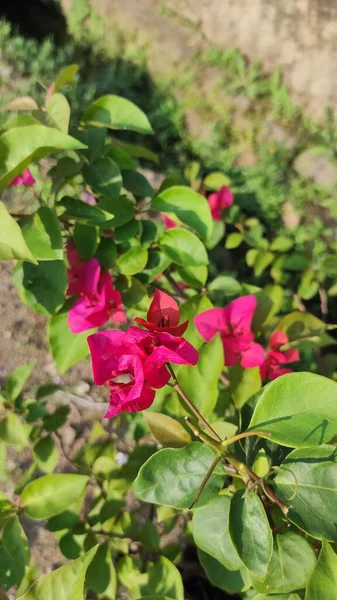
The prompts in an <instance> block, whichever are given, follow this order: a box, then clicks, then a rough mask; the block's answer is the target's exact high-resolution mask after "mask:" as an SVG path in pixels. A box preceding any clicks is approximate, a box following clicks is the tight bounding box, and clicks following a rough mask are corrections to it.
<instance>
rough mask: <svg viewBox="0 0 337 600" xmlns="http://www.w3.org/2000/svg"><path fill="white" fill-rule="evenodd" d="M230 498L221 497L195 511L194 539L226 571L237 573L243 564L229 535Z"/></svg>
mask: <svg viewBox="0 0 337 600" xmlns="http://www.w3.org/2000/svg"><path fill="white" fill-rule="evenodd" d="M230 502H231V500H230V496H225V495H220V496H217V497H216V498H214V500H212V501H211V502H209V503H208V504H206V506H203V507H202V508H199V509H198V510H196V511H195V513H194V516H193V537H194V541H195V543H196V545H197V546H198V547H199V548H201V550H203V551H204V552H206V553H207V554H209V555H210V556H213V558H215V559H216V560H218V561H219V563H221V564H222V565H223V566H224V567H225V568H226V569H229V570H230V571H236V570H238V569H240V568H241V567H242V566H243V564H242V561H241V559H240V557H239V555H238V553H237V551H236V549H235V547H234V545H233V542H232V539H231V537H230V535H229V530H228V528H229V507H230Z"/></svg>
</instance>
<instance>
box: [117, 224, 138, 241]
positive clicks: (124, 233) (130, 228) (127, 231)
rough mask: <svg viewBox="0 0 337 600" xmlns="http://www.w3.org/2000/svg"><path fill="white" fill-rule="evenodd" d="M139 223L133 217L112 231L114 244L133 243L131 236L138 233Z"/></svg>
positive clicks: (135, 235) (133, 236)
mask: <svg viewBox="0 0 337 600" xmlns="http://www.w3.org/2000/svg"><path fill="white" fill-rule="evenodd" d="M140 230H141V223H140V221H138V220H137V221H136V219H133V220H132V221H129V222H128V223H126V224H125V225H122V226H121V227H117V228H116V229H115V232H114V240H115V242H116V244H124V243H125V242H129V241H130V243H133V241H134V240H132V238H135V237H137V236H138V235H139V234H140Z"/></svg>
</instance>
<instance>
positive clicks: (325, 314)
mask: <svg viewBox="0 0 337 600" xmlns="http://www.w3.org/2000/svg"><path fill="white" fill-rule="evenodd" d="M318 293H319V297H320V301H321V313H322V321H324V323H325V322H326V321H327V318H328V312H329V310H328V294H327V293H326V291H325V289H324V288H319V290H318Z"/></svg>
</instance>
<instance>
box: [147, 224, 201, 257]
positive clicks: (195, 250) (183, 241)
mask: <svg viewBox="0 0 337 600" xmlns="http://www.w3.org/2000/svg"><path fill="white" fill-rule="evenodd" d="M159 245H160V247H161V249H162V250H163V252H165V254H166V255H167V256H168V257H169V258H170V259H171V260H172V261H173V262H174V263H176V264H177V265H180V266H182V267H186V266H192V267H198V266H200V265H208V256H207V252H206V249H205V246H204V245H203V243H202V242H201V241H200V240H199V238H198V237H197V236H196V235H195V234H194V233H192V232H191V231H188V230H187V229H182V228H180V227H176V228H175V229H167V230H166V231H164V233H162V234H161V236H160V238H159Z"/></svg>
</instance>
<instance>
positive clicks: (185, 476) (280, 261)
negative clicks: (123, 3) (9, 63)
mask: <svg viewBox="0 0 337 600" xmlns="http://www.w3.org/2000/svg"><path fill="white" fill-rule="evenodd" d="M76 72H77V69H76V66H75V65H71V66H70V67H68V68H67V69H66V70H65V71H63V72H62V73H61V74H60V76H59V77H58V78H57V80H56V81H55V82H54V83H53V84H52V85H51V86H50V87H49V88H48V90H47V92H46V98H45V103H44V105H43V106H40V107H39V106H37V105H36V102H35V100H34V99H33V98H27V97H25V98H21V99H17V100H16V102H15V105H14V106H15V111H13V103H11V111H10V113H9V115H8V117H9V118H8V120H7V122H6V123H5V126H4V131H3V132H2V135H1V137H0V189H1V191H2V193H3V202H1V203H0V259H1V260H7V261H13V262H14V269H13V281H14V284H15V286H16V289H17V291H18V294H19V296H20V298H21V300H22V301H23V302H24V303H25V304H26V305H27V306H28V307H29V308H30V309H31V310H33V311H35V312H36V313H38V314H40V315H44V316H45V317H46V318H47V320H48V327H47V336H48V341H49V346H50V350H51V353H52V357H53V359H54V361H55V364H56V366H57V368H58V371H59V373H60V374H61V375H62V374H63V373H65V372H66V371H67V370H68V369H71V368H72V367H73V366H74V365H76V363H78V362H79V361H80V360H85V359H87V357H88V355H89V352H90V354H91V363H92V374H93V375H92V377H93V380H92V381H91V391H92V394H93V395H95V394H96V395H95V397H96V399H97V394H99V396H100V401H94V399H93V398H92V397H91V396H89V397H88V396H87V397H83V395H82V396H81V395H79V393H74V391H73V390H72V389H70V390H69V389H64V388H62V385H61V384H60V385H50V382H48V381H46V382H41V385H40V386H38V387H37V388H36V389H33V388H32V387H29V384H27V387H26V382H27V380H28V378H29V377H30V374H31V372H32V370H33V368H34V365H33V364H26V365H23V366H19V367H18V368H17V369H15V370H14V371H13V372H12V373H11V374H10V375H9V376H8V378H7V381H6V383H5V385H4V389H3V394H2V396H1V397H0V412H1V415H0V463H1V471H2V473H3V478H4V480H5V481H7V482H8V481H13V482H14V485H13V484H11V485H9V486H8V485H7V486H5V487H4V489H5V490H6V492H0V533H1V542H0V598H1V600H2V599H7V598H9V597H10V598H14V597H15V598H20V599H21V600H47V599H48V600H83V599H84V598H88V599H96V598H97V599H107V600H115V599H116V598H118V599H119V598H121V599H122V598H123V599H124V598H129V599H130V600H139V599H141V598H144V599H145V598H147V599H148V600H184V598H194V596H193V594H192V593H191V590H190V588H189V581H188V577H187V575H186V569H185V553H186V551H187V549H188V548H190V547H193V548H195V549H196V550H197V552H195V553H194V556H195V559H194V560H195V562H196V569H197V570H196V571H195V572H196V573H197V574H198V575H197V576H198V577H199V578H200V580H202V581H203V582H205V581H208V582H209V583H208V585H209V588H207V589H208V590H210V592H209V596H207V597H213V595H214V597H215V588H218V590H222V592H223V596H221V597H223V598H226V597H228V596H227V595H226V594H229V596H232V595H234V596H235V597H240V598H247V599H248V598H249V599H255V600H267V599H268V598H270V599H271V600H273V599H274V600H300V599H302V600H303V599H304V600H333V599H335V597H336V589H337V555H336V544H337V526H336V514H337V486H336V482H337V452H336V436H337V384H336V381H335V379H336V372H335V371H336V367H337V361H336V354H335V345H336V342H335V338H334V337H333V333H334V328H335V326H334V325H333V323H329V305H328V304H327V298H328V292H329V289H331V288H332V287H333V286H334V285H335V283H336V282H335V281H334V280H333V278H334V277H335V272H334V266H333V265H334V263H333V260H334V258H333V255H330V256H327V255H326V254H325V256H324V257H323V258H322V259H321V258H320V261H318V262H317V263H315V265H318V264H320V267H322V265H323V264H326V265H328V266H329V268H327V269H326V270H324V268H320V269H318V268H316V266H315V265H314V267H313V270H312V273H309V271H308V269H309V267H308V264H307V260H308V257H307V256H305V254H304V249H303V248H302V249H301V250H299V249H298V248H296V247H295V246H296V242H295V240H294V239H293V238H292V237H291V235H292V234H290V233H287V234H285V235H283V234H282V235H278V236H276V237H275V238H274V239H273V240H267V238H266V237H265V235H264V229H263V225H262V224H261V223H259V222H258V221H257V220H256V219H254V218H252V217H251V216H248V215H246V214H245V213H244V211H243V209H242V208H241V206H240V194H241V195H242V190H241V191H240V188H239V187H238V188H237V186H238V184H236V183H235V182H233V183H232V182H231V181H229V180H228V176H227V175H226V174H225V173H222V172H204V171H203V170H202V169H201V168H200V167H199V166H198V165H196V164H195V163H193V164H192V166H191V168H189V169H185V172H184V174H182V175H181V176H177V174H176V172H175V174H174V175H172V174H168V175H167V176H166V177H164V179H163V181H162V183H161V185H160V186H159V187H158V189H157V188H156V189H155V188H154V187H153V186H152V184H151V182H150V181H149V180H148V178H147V176H146V175H145V173H147V172H148V171H144V170H143V167H144V166H146V167H147V168H149V165H150V164H151V163H152V164H154V165H155V167H156V166H157V165H158V162H159V158H158V156H156V155H155V154H154V153H153V152H152V151H150V150H148V149H147V148H146V147H144V146H143V145H139V140H140V139H141V136H145V135H152V134H153V131H152V128H151V125H150V123H149V121H148V119H147V117H146V115H145V114H144V113H143V112H142V111H141V110H140V109H139V108H137V106H135V105H134V104H133V103H131V102H130V101H128V100H126V99H124V98H120V97H118V96H114V95H108V96H104V97H102V98H98V99H96V100H95V102H94V103H93V104H91V105H90V106H88V107H83V114H82V117H81V120H80V122H79V123H75V122H73V119H72V117H71V108H70V105H69V103H68V100H67V97H66V95H65V94H66V93H67V87H66V86H69V85H72V84H73V80H74V78H76ZM64 86H65V94H63V93H61V92H60V89H63V87H64ZM125 131H127V132H128V137H125ZM132 133H134V134H135V137H134V138H131V137H130V136H131V135H132ZM142 143H143V142H142ZM42 158H43V159H44V162H43V169H42V167H41V162H40V161H41V159H42ZM46 165H47V172H46ZM21 186H25V187H26V188H27V189H26V190H25V194H27V198H28V200H27V207H26V209H25V210H22V208H21V209H20V210H19V211H18V212H14V211H13V210H12V208H11V210H9V208H8V207H9V206H10V207H12V206H13V202H12V201H11V202H8V200H9V199H13V201H14V200H15V196H13V194H20V193H21V192H22V187H21ZM29 194H30V195H29ZM25 197H26V196H25ZM20 206H21V207H22V204H21V205H20ZM294 235H295V234H294ZM242 248H243V251H242ZM303 256H304V258H305V259H306V261H303ZM316 258H317V257H316ZM301 261H302V262H301ZM322 261H323V262H322ZM294 265H295V267H296V268H294ZM296 265H297V266H296ZM298 265H302V267H301V268H298ZM268 267H270V270H268V269H267V268H268ZM301 269H302V270H301ZM309 270H310V269H309ZM289 274H290V275H289ZM296 274H297V275H296ZM298 275H299V277H298ZM296 277H298V278H297V279H296ZM329 286H330V287H329ZM316 293H319V297H320V303H319V304H318V305H315V304H313V305H312V308H313V310H314V311H316V312H317V310H318V311H319V312H318V313H317V314H312V313H311V312H310V310H309V308H310V305H305V302H306V301H309V300H310V299H311V298H312V297H314V295H315V294H316ZM317 307H318V308H317ZM46 384H48V385H46ZM60 388H61V389H60ZM26 389H27V390H28V391H27V392H26V391H25V390H26ZM57 399H58V401H59V403H60V404H59V405H57V403H56V400H57ZM55 403H56V404H55ZM73 405H75V406H76V407H77V409H78V410H79V412H80V416H81V420H82V421H81V425H80V426H79V425H78V423H77V424H76V425H75V424H73V422H72V418H73V417H72V411H71V410H70V409H71V407H72V406H73ZM88 414H89V416H88ZM69 423H70V425H71V426H72V432H73V435H74V436H75V437H74V443H73V444H72V445H71V446H70V447H67V446H66V445H65V442H64V438H63V436H62V431H63V430H64V428H66V427H67V426H68V425H69ZM23 449H25V457H27V456H29V457H30V458H29V461H30V462H29V467H28V469H26V471H25V472H24V473H22V474H21V476H20V477H19V478H18V476H17V473H16V471H15V470H12V469H11V468H10V467H9V465H7V467H6V455H7V452H9V453H10V456H11V457H12V460H11V463H13V456H14V462H15V460H18V461H19V457H20V453H21V451H22V450H23ZM15 457H16V458H15ZM25 461H26V463H25V464H27V458H25ZM11 463H10V464H11ZM8 490H9V491H8ZM13 490H14V491H13ZM27 519H32V520H37V521H40V522H41V523H42V524H44V525H45V527H46V528H47V530H48V531H49V532H50V535H52V534H54V535H55V539H56V540H57V543H58V544H59V548H60V550H61V552H62V554H63V556H64V561H63V562H64V564H61V566H60V567H59V568H58V569H56V570H53V571H51V572H48V573H47V574H44V575H42V576H40V577H39V566H40V565H39V564H38V560H37V559H36V554H35V560H33V558H32V553H31V551H30V547H29V543H28V540H27V534H26V530H27V531H28V528H27ZM168 534H170V535H168ZM184 586H185V587H184ZM219 593H220V592H219ZM8 594H9V595H8ZM198 597H199V596H198ZM203 597H204V596H203ZM217 597H218V596H217ZM219 597H220V596H219Z"/></svg>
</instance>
